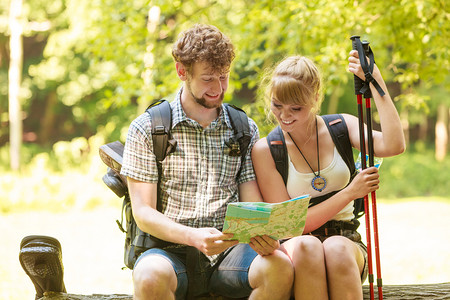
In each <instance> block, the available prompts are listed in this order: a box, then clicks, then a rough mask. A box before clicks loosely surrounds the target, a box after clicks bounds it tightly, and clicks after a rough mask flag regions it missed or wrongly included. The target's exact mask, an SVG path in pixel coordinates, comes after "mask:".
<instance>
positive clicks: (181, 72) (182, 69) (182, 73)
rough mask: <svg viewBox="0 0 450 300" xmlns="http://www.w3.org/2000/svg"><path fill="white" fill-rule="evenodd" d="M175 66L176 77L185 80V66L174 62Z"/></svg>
mask: <svg viewBox="0 0 450 300" xmlns="http://www.w3.org/2000/svg"><path fill="white" fill-rule="evenodd" d="M175 68H176V69H177V75H178V78H180V79H181V80H182V81H186V80H187V72H186V71H187V70H186V67H185V66H184V65H183V64H182V63H180V62H176V63H175Z"/></svg>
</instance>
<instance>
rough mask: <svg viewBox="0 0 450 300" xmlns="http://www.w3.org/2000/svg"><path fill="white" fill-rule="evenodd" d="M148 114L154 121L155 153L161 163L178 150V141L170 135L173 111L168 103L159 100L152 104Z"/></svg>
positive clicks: (153, 138)
mask: <svg viewBox="0 0 450 300" xmlns="http://www.w3.org/2000/svg"><path fill="white" fill-rule="evenodd" d="M146 112H147V113H148V114H149V115H150V118H151V120H152V141H153V153H154V154H155V156H156V160H157V161H158V162H161V161H163V160H164V158H166V156H167V155H168V154H169V153H171V152H173V151H174V150H175V149H176V141H175V140H173V139H172V138H171V135H170V129H171V128H172V109H171V107H170V104H169V102H168V101H166V100H159V101H156V102H154V103H152V104H150V106H149V107H148V108H147V110H146Z"/></svg>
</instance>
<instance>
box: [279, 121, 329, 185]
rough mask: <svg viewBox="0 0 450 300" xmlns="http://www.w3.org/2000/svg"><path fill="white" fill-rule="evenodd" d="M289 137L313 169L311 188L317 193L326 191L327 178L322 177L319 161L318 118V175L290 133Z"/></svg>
mask: <svg viewBox="0 0 450 300" xmlns="http://www.w3.org/2000/svg"><path fill="white" fill-rule="evenodd" d="M288 135H289V137H290V138H291V141H292V142H293V143H294V145H295V147H297V149H298V151H299V152H300V154H301V155H302V156H303V159H304V160H305V161H306V163H307V164H308V166H309V168H310V169H311V171H312V172H313V174H314V178H313V179H312V181H311V186H312V187H313V189H315V190H316V191H319V192H321V191H323V190H324V189H325V187H326V186H327V181H326V180H325V178H324V177H323V176H320V159H319V131H318V129H317V117H316V139H317V167H318V169H319V170H318V171H317V174H316V172H314V169H313V168H312V167H311V165H310V164H309V162H308V160H307V159H306V157H305V156H304V155H303V153H302V151H301V150H300V148H299V147H298V146H297V144H296V143H295V141H294V139H293V138H292V136H291V134H290V133H289V132H288Z"/></svg>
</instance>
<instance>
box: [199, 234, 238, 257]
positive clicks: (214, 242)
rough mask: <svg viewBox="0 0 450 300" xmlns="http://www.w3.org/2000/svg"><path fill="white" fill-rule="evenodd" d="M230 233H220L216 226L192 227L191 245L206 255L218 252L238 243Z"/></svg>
mask: <svg viewBox="0 0 450 300" xmlns="http://www.w3.org/2000/svg"><path fill="white" fill-rule="evenodd" d="M232 238H233V234H232V233H222V232H220V231H219V230H217V229H216V228H194V229H193V231H192V236H191V241H192V243H191V245H192V246H194V247H195V248H197V249H198V250H200V251H201V252H203V253H204V254H206V255H214V254H219V253H222V252H223V251H225V250H226V249H228V248H230V247H231V246H234V245H236V244H238V243H239V241H237V240H230V239H232Z"/></svg>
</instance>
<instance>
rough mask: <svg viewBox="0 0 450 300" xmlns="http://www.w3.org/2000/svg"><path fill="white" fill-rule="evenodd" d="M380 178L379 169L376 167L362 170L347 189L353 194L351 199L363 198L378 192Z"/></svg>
mask: <svg viewBox="0 0 450 300" xmlns="http://www.w3.org/2000/svg"><path fill="white" fill-rule="evenodd" d="M379 177H380V175H379V174H378V168H376V167H369V168H367V169H365V170H362V171H361V172H360V173H359V174H358V175H356V176H355V178H354V179H353V181H352V182H351V183H350V184H349V185H348V187H346V189H347V191H348V192H350V193H351V194H352V197H351V198H350V199H356V198H361V197H364V196H365V195H367V194H370V193H371V192H373V191H376V190H378V188H379V183H380V180H379Z"/></svg>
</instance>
